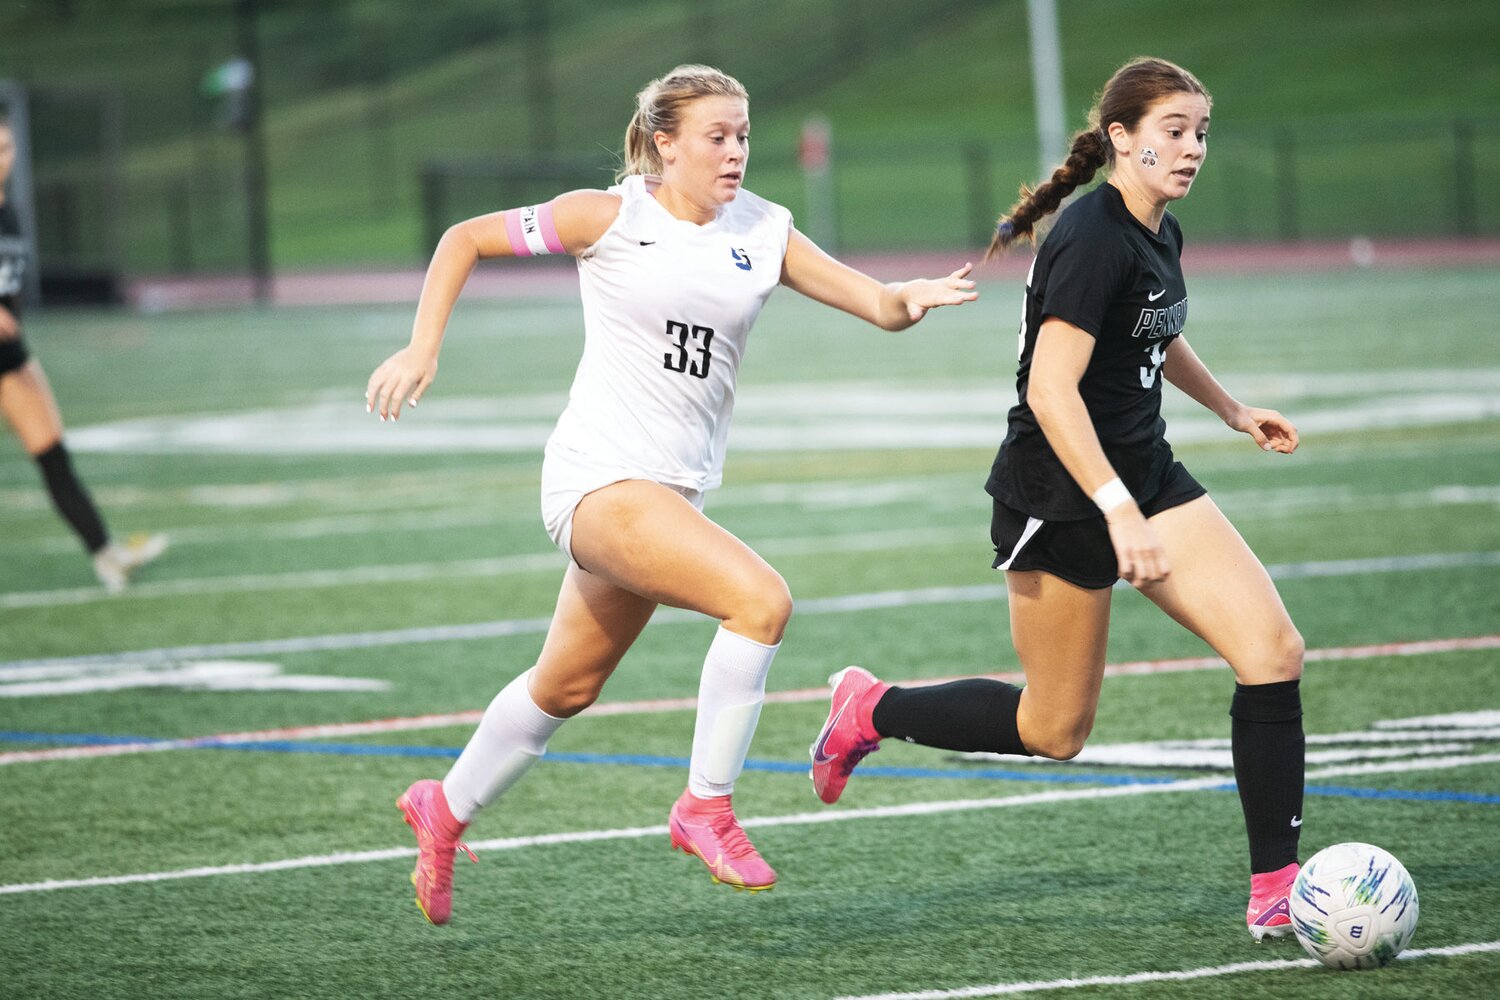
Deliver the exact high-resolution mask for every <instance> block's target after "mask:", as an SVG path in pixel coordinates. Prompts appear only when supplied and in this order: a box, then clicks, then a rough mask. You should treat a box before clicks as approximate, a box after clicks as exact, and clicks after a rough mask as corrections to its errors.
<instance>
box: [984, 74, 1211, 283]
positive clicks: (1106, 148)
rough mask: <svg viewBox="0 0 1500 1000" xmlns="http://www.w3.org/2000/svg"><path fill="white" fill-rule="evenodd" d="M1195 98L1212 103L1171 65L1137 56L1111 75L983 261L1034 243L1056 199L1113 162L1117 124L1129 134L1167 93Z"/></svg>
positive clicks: (1004, 220) (1008, 216)
mask: <svg viewBox="0 0 1500 1000" xmlns="http://www.w3.org/2000/svg"><path fill="white" fill-rule="evenodd" d="M1179 93H1189V94H1201V95H1203V97H1204V98H1205V99H1207V100H1208V101H1210V102H1212V101H1213V98H1212V97H1210V96H1209V93H1208V91H1207V90H1205V89H1204V87H1203V84H1201V83H1199V82H1198V78H1197V77H1195V76H1193V74H1191V73H1189V72H1188V71H1187V70H1185V69H1183V68H1182V67H1181V66H1178V65H1177V64H1176V63H1171V62H1167V60H1165V59H1154V58H1151V57H1148V56H1142V57H1140V58H1137V59H1132V60H1130V62H1128V63H1126V64H1125V65H1124V66H1121V67H1120V68H1119V69H1117V70H1115V74H1114V76H1111V77H1110V78H1109V82H1108V83H1106V84H1105V85H1104V90H1103V91H1101V92H1100V95H1099V97H1098V98H1097V99H1096V100H1095V101H1094V107H1093V109H1092V110H1090V111H1089V119H1088V121H1089V127H1088V128H1086V129H1084V130H1083V131H1081V132H1078V133H1076V134H1074V136H1073V142H1072V144H1071V147H1070V148H1069V150H1068V158H1067V159H1066V160H1064V161H1063V163H1062V165H1061V166H1059V167H1058V168H1057V169H1056V170H1054V171H1052V176H1051V177H1050V178H1048V179H1047V181H1046V182H1045V183H1043V184H1040V185H1038V186H1037V187H1035V188H1032V187H1031V186H1030V185H1026V184H1023V185H1022V186H1021V200H1020V201H1018V202H1016V203H1015V204H1014V205H1012V206H1011V207H1010V210H1009V211H1007V212H1006V213H1005V214H1004V215H1002V216H1001V217H1000V220H999V222H998V224H997V225H996V226H995V237H994V239H992V240H990V247H989V249H988V250H987V251H985V255H984V259H985V260H989V259H990V258H991V257H994V256H995V255H996V254H998V253H1000V252H1001V251H1003V250H1005V249H1006V248H1008V247H1009V246H1010V245H1011V244H1012V243H1014V242H1015V241H1017V240H1020V239H1028V240H1031V241H1033V242H1035V240H1036V230H1035V227H1036V224H1037V223H1038V222H1040V221H1041V220H1042V219H1044V218H1046V217H1047V216H1049V215H1051V214H1052V213H1053V212H1055V211H1057V206H1058V205H1060V204H1062V200H1063V199H1064V198H1066V197H1067V196H1068V195H1070V194H1072V193H1073V192H1074V191H1075V190H1076V189H1078V188H1080V187H1082V186H1083V185H1085V184H1087V183H1088V182H1089V181H1091V180H1093V179H1094V175H1095V174H1096V173H1098V172H1099V169H1100V168H1101V167H1104V166H1105V165H1106V164H1110V163H1112V162H1113V161H1114V158H1115V148H1114V144H1113V143H1111V142H1110V141H1109V136H1108V134H1107V130H1108V128H1109V126H1110V125H1112V124H1113V123H1115V122H1119V123H1120V124H1121V125H1124V126H1125V128H1126V129H1127V130H1129V131H1132V132H1133V131H1135V128H1136V126H1137V125H1139V124H1140V121H1141V119H1142V118H1144V117H1145V116H1146V112H1147V111H1148V110H1150V108H1151V106H1152V105H1153V104H1155V103H1156V102H1157V101H1159V100H1161V99H1162V98H1163V97H1166V96H1168V95H1169V94H1179Z"/></svg>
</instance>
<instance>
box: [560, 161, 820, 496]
mask: <svg viewBox="0 0 1500 1000" xmlns="http://www.w3.org/2000/svg"><path fill="white" fill-rule="evenodd" d="M657 183H659V181H658V180H657V179H656V178H654V177H653V178H646V177H641V176H631V177H627V178H626V179H625V180H624V182H623V183H621V184H619V185H618V186H616V187H613V188H610V191H611V193H613V194H618V195H619V196H620V198H621V203H620V214H619V216H618V217H616V219H615V221H614V223H613V224H611V225H610V227H609V229H608V230H606V231H605V233H604V235H603V236H601V237H599V240H598V241H597V242H596V243H595V244H594V245H593V246H591V247H589V248H588V249H587V250H586V251H584V252H583V253H582V254H581V255H580V256H579V258H578V273H579V284H580V286H581V288H582V293H583V318H584V345H583V360H582V361H580V362H579V365H578V374H577V375H576V376H575V377H574V379H573V388H572V389H571V390H570V392H569V394H568V407H567V409H566V410H565V411H564V412H563V415H562V417H561V419H559V421H558V423H557V429H556V430H554V431H553V432H552V437H551V438H550V439H549V440H548V442H547V450H548V453H549V454H552V453H558V454H563V455H568V456H569V457H572V458H574V459H575V460H577V459H583V460H585V461H589V462H591V463H597V464H600V465H603V466H607V467H609V468H611V469H622V470H629V471H630V473H631V474H633V475H639V476H641V477H642V478H647V479H653V480H655V481H657V482H661V483H668V484H672V485H675V486H683V487H687V488H689V489H695V490H704V489H711V488H712V487H715V486H718V485H719V483H720V481H721V479H722V471H723V467H724V446H725V442H726V440H727V438H728V436H729V421H730V415H731V414H732V412H733V410H734V388H735V378H736V376H737V375H738V373H739V367H740V358H741V357H742V356H743V355H744V352H745V340H746V338H747V337H748V336H749V333H750V327H751V324H753V323H754V322H755V318H756V316H758V315H759V314H760V309H761V306H763V305H765V302H766V298H767V297H768V296H769V295H770V294H771V291H772V289H774V288H775V287H776V285H777V283H778V282H779V281H780V280H781V262H782V259H783V258H784V257H785V256H786V244H787V238H788V236H789V235H790V233H791V224H792V216H791V213H790V212H788V211H787V210H786V209H785V208H782V207H781V206H780V205H773V204H772V203H770V202H768V201H766V200H765V199H764V198H760V197H757V196H756V195H753V194H751V193H750V192H749V191H744V190H741V191H740V193H739V195H738V196H737V197H736V198H735V200H734V201H732V202H730V203H729V204H728V205H725V206H724V207H723V208H722V209H721V210H720V212H719V215H718V217H717V218H716V219H714V220H713V221H712V222H709V223H707V224H706V225H702V226H699V225H695V224H693V223H691V222H684V221H683V220H681V219H678V218H676V217H675V216H673V215H672V214H671V213H670V212H668V211H667V210H666V208H664V207H663V206H662V205H661V203H660V202H658V201H657V200H656V199H655V198H654V197H652V194H651V192H652V190H654V189H655V186H656V184H657Z"/></svg>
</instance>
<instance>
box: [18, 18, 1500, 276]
mask: <svg viewBox="0 0 1500 1000" xmlns="http://www.w3.org/2000/svg"><path fill="white" fill-rule="evenodd" d="M60 7H63V8H66V7H71V8H73V9H74V16H73V17H72V19H71V20H68V19H62V18H60V17H58V16H57V15H56V14H55V12H54V13H53V14H52V15H46V14H42V13H37V12H35V11H33V12H30V13H19V14H18V13H11V14H10V15H8V16H0V28H3V29H5V30H0V65H3V66H5V67H6V69H5V70H3V71H0V72H3V73H4V75H12V76H15V77H18V78H21V79H25V80H32V81H38V82H44V83H46V82H51V83H61V82H67V83H70V84H73V85H80V84H81V85H86V86H93V87H104V86H115V85H117V86H119V87H120V88H121V92H122V94H123V100H124V110H125V122H124V126H125V142H126V148H127V150H128V155H127V161H126V162H127V191H128V192H129V198H128V203H129V213H130V214H129V216H128V220H127V225H126V231H127V233H128V234H129V239H127V240H125V241H124V242H126V243H127V244H128V247H129V250H128V253H129V254H130V257H131V262H132V264H133V266H135V267H138V268H148V269H155V268H165V267H173V266H182V265H183V264H184V263H188V264H193V265H198V266H201V265H203V264H208V265H210V266H214V265H219V266H226V265H229V266H232V265H234V264H235V263H236V262H237V260H238V255H239V254H240V247H241V246H242V243H243V240H242V235H241V221H240V211H239V202H238V191H239V181H238V165H239V163H240V151H239V145H238V141H237V140H236V139H235V138H234V137H233V136H232V135H230V134H227V133H226V132H225V131H223V130H222V129H217V130H216V129H215V127H214V125H213V120H214V113H215V107H214V104H213V102H212V101H210V100H209V99H208V98H206V97H205V96H203V95H202V94H201V93H200V83H201V80H202V78H203V76H204V74H205V73H206V72H207V71H208V70H209V69H210V68H212V67H213V66H215V65H218V64H219V63H220V62H221V61H222V60H223V59H225V58H227V57H228V56H229V55H230V54H231V53H232V51H233V48H232V38H233V25H232V23H231V20H230V18H229V17H228V16H227V14H226V13H225V10H226V9H227V5H222V4H215V3H210V2H208V0H135V2H132V3H124V4H115V5H106V4H103V3H101V2H93V0H74V2H73V3H71V4H62V5H60ZM536 9H537V5H536V4H534V3H527V2H524V0H504V2H498V3H484V4H480V3H477V2H467V0H466V2H458V3H445V4H441V5H428V6H427V7H424V8H417V7H415V6H413V5H409V4H398V3H394V2H391V0H354V2H347V3H343V4H308V3H279V4H278V3H271V2H269V0H268V2H267V4H266V12H265V13H264V14H263V16H262V18H261V22H260V23H261V33H260V34H261V39H262V45H263V47H264V55H265V60H264V73H263V81H264V84H265V88H266V99H267V139H268V143H269V150H270V161H271V163H270V166H271V185H272V191H271V194H272V208H273V217H272V233H273V241H274V256H275V258H276V259H277V261H278V262H279V263H284V264H292V265H295V264H314V263H357V262H371V263H374V262H410V261H413V260H416V259H419V258H420V256H421V255H422V253H423V237H422V229H421V224H420V189H419V184H418V174H419V171H420V169H421V167H422V165H423V164H424V163H426V162H428V161H430V160H433V159H437V158H454V157H460V158H462V157H468V158H475V157H477V158H497V157H506V158H515V157H524V156H527V155H529V154H531V153H532V152H534V151H535V150H536V149H537V148H538V147H545V146H550V147H551V148H552V149H553V150H555V151H557V152H561V153H567V154H581V155H583V156H586V157H593V158H594V159H596V160H598V161H599V162H600V163H601V164H603V165H607V164H608V162H609V156H608V151H609V150H612V149H614V148H617V146H618V143H619V139H620V133H621V132H622V131H623V128H624V124H625V122H626V120H627V119H628V117H629V114H630V112H631V108H632V98H633V95H634V93H635V91H636V90H637V89H638V88H639V87H640V86H641V85H642V84H643V83H644V82H645V81H646V80H647V79H649V78H650V77H652V76H654V75H657V74H659V73H660V72H662V71H663V70H664V69H667V68H669V67H670V66H671V65H673V64H675V63H677V62H680V61H685V60H706V61H712V62H715V63H718V64H720V65H722V66H724V67H725V68H726V69H728V70H729V71H731V72H733V73H735V74H737V75H738V76H740V77H741V79H743V80H744V81H745V83H746V84H747V86H748V87H749V88H750V90H751V94H752V97H753V101H752V110H753V117H754V120H755V149H756V160H755V161H754V170H753V172H752V174H751V178H750V180H751V186H752V187H753V188H755V189H756V190H758V191H760V192H762V193H764V194H767V195H768V196H770V197H773V198H777V199H779V200H782V201H785V202H786V203H787V204H788V205H789V206H790V207H792V208H793V210H794V211H801V208H802V204H801V201H802V185H801V180H800V177H799V176H798V175H797V173H796V170H795V166H794V155H793V151H794V148H795V142H796V135H797V132H798V129H799V128H800V124H801V122H802V121H803V120H804V119H805V118H806V117H807V116H808V115H810V114H814V113H817V114H822V115H824V116H826V117H827V118H828V119H829V121H830V122H831V124H832V126H833V130H834V134H835V138H836V143H837V146H836V163H837V165H838V168H839V173H838V197H839V202H840V206H841V209H842V220H841V222H842V224H841V236H842V239H843V242H844V243H845V244H846V245H858V246H871V245H881V244H891V243H893V242H899V241H900V240H903V239H904V240H906V241H912V240H915V241H917V242H925V243H927V244H929V245H954V244H961V243H965V242H968V241H970V240H971V239H972V237H973V233H974V230H975V229H976V224H975V221H974V216H975V215H976V213H977V214H980V215H983V214H987V213H988V212H989V211H991V210H994V209H998V208H1002V207H1004V204H1005V203H1008V200H1009V197H1010V195H1011V194H1012V192H1013V191H1014V188H1015V185H1016V184H1017V182H1019V181H1021V180H1025V179H1028V178H1029V176H1030V175H1031V174H1032V173H1034V171H1035V169H1036V163H1035V152H1034V149H1035V139H1034V134H1033V133H1034V125H1033V110H1032V107H1033V103H1032V102H1033V96H1032V90H1031V79H1030V77H1031V69H1030V57H1029V52H1028V42H1027V25H1026V16H1025V9H1026V8H1025V3H1024V2H1023V0H992V2H983V0H960V2H954V3H947V4H942V5H929V4H910V3H905V2H895V0H865V2H858V3H856V2H854V0H825V2H797V0H764V2H758V3H756V4H748V5H747V4H741V5H729V4H724V3H717V2H700V3H685V2H683V0H654V2H652V0H633V2H616V3H611V4H608V5H598V4H587V3H582V2H578V0H553V2H552V3H551V4H550V7H549V11H550V21H549V29H548V31H547V33H546V35H545V44H543V43H542V42H541V41H539V40H538V36H537V35H536V34H535V30H534V27H528V22H527V17H528V11H533V12H534V11H535V10H536ZM1059 11H1060V21H1061V34H1062V40H1063V46H1064V59H1065V77H1066V79H1065V88H1066V95H1067V107H1068V108H1069V114H1070V119H1071V120H1070V122H1069V124H1070V126H1073V127H1076V126H1078V125H1080V124H1082V120H1083V117H1084V114H1085V112H1086V110H1087V107H1088V105H1089V103H1090V101H1091V99H1092V95H1093V93H1094V91H1095V90H1096V89H1097V88H1098V87H1099V85H1100V84H1101V83H1102V82H1103V81H1104V79H1105V78H1106V77H1107V76H1108V74H1109V72H1110V71H1111V70H1112V69H1113V68H1114V67H1115V66H1116V65H1118V64H1119V63H1120V62H1121V61H1123V60H1124V59H1126V58H1129V57H1130V56H1132V55H1137V54H1141V53H1146V52H1150V53H1155V54H1160V55H1163V56H1166V57H1168V58H1172V59H1176V60H1178V61H1180V62H1182V63H1184V64H1186V65H1188V66H1189V67H1191V68H1192V69H1194V70H1195V72H1197V73H1198V74H1199V75H1200V77H1201V78H1202V79H1203V80H1204V81H1205V83H1206V84H1207V85H1208V87H1209V88H1210V90H1212V91H1213V93H1214V95H1215V112H1216V119H1217V121H1216V124H1215V127H1214V132H1215V151H1216V153H1218V155H1217V156H1216V157H1215V158H1214V161H1212V162H1213V165H1212V166H1211V167H1210V169H1209V171H1207V172H1206V173H1205V175H1204V179H1203V181H1202V182H1201V184H1200V191H1199V192H1196V193H1195V195H1194V198H1193V199H1192V201H1191V203H1190V204H1187V205H1185V206H1184V213H1183V214H1184V217H1185V218H1189V219H1193V218H1194V216H1195V215H1196V216H1197V218H1196V221H1197V223H1198V226H1197V232H1198V233H1199V234H1200V235H1206V236H1208V237H1209V238H1229V237H1235V236H1241V237H1243V236H1251V237H1270V236H1285V235H1327V234H1335V233H1344V234H1347V233H1348V232H1352V231H1370V232H1380V231H1382V227H1384V230H1383V231H1386V232H1400V231H1411V230H1413V229H1425V230H1426V231H1434V230H1436V229H1439V228H1442V229H1451V228H1454V226H1455V225H1456V224H1457V222H1458V221H1461V217H1463V216H1465V215H1467V216H1468V217H1470V219H1471V221H1472V223H1473V224H1474V225H1475V226H1476V227H1477V228H1478V229H1480V230H1481V231H1488V230H1492V229H1494V228H1500V206H1497V205H1495V204H1492V203H1490V202H1489V201H1488V200H1487V199H1490V198H1492V197H1493V196H1492V195H1489V194H1488V192H1489V191H1491V190H1493V189H1495V188H1496V187H1497V186H1500V63H1497V61H1496V60H1495V59H1494V56H1493V41H1494V39H1495V38H1496V37H1500V7H1497V6H1496V5H1495V4H1493V3H1488V2H1482V0H1453V2H1445V3H1442V4H1431V3H1418V2H1410V0H1378V2H1369V3H1357V4H1356V3H1330V4H1317V5H1313V4H1306V3H1301V2H1296V0H1265V2H1258V3H1255V4H1243V5H1230V4H1221V3H1216V2H1208V0H1189V2H1176V3H1168V2H1165V0H1139V2H1136V3H1132V4H1129V5H1122V4H1118V3H1112V2H1109V0H1060V3H1059ZM543 50H545V51H546V52H547V53H549V54H550V56H549V59H548V64H549V65H550V74H549V75H548V77H547V79H549V80H550V81H551V86H550V89H549V88H539V87H538V84H537V80H538V79H539V76H538V75H537V74H536V73H535V72H533V69H534V67H535V66H536V65H537V63H536V62H535V61H534V58H535V53H537V52H539V51H543ZM39 106H40V107H42V108H45V106H46V105H45V103H42V104H41V105H39ZM1457 118H1466V119H1467V118H1472V119H1477V120H1479V121H1480V123H1481V124H1480V127H1479V129H1478V131H1477V132H1476V133H1475V136H1474V138H1473V139H1472V140H1470V142H1471V144H1470V146H1469V147H1467V148H1461V147H1462V146H1463V143H1464V141H1465V140H1464V139H1463V138H1462V137H1461V136H1458V137H1456V136H1455V132H1454V125H1453V122H1454V120H1455V119H1457ZM75 131H76V130H75ZM84 131H87V130H84ZM53 142H54V145H57V144H58V140H53ZM62 145H63V148H62V149H61V150H60V151H59V153H58V155H57V158H58V159H62V160H66V159H67V157H66V155H64V154H65V153H66V151H67V149H68V148H70V147H69V144H67V143H64V144H62ZM77 145H78V141H77V136H76V135H75V136H74V142H73V143H72V144H71V148H73V150H74V152H75V154H76V151H77ZM1288 147H1290V148H1291V149H1292V150H1293V156H1294V162H1293V163H1292V166H1291V170H1292V173H1293V176H1294V177H1295V183H1296V187H1297V193H1298V194H1299V195H1300V196H1301V197H1300V198H1298V199H1297V202H1296V204H1295V205H1293V206H1291V209H1290V210H1293V211H1294V212H1295V218H1296V225H1294V226H1291V227H1290V229H1289V227H1288V225H1287V224H1286V223H1285V222H1284V221H1282V220H1281V219H1280V218H1279V217H1278V213H1285V212H1287V211H1288V210H1289V209H1288V206H1287V205H1286V204H1284V199H1283V197H1282V195H1281V193H1280V192H1278V187H1279V186H1280V187H1285V184H1284V178H1285V176H1286V172H1287V165H1286V161H1285V159H1284V158H1280V159H1279V158H1278V157H1280V156H1282V152H1284V150H1285V149H1287V148H1288ZM971 149H978V150H982V151H983V154H984V156H985V157H986V158H987V170H988V177H987V179H980V180H977V181H976V180H974V179H972V178H971V175H970V174H969V173H967V172H966V171H967V170H969V167H967V166H966V164H967V163H968V161H966V159H965V156H966V155H977V154H976V153H969V154H966V152H965V151H966V150H971ZM86 158H87V157H80V156H78V155H75V156H73V158H72V161H73V162H74V163H75V164H77V163H79V162H81V161H82V160H83V159H86ZM1465 159H1466V161H1467V162H1471V163H1473V164H1474V172H1475V173H1476V174H1477V177H1476V178H1475V179H1474V180H1473V181H1472V182H1471V183H1472V187H1473V188H1474V190H1475V191H1476V192H1477V193H1476V194H1475V196H1474V198H1473V199H1472V202H1473V204H1470V205H1467V206H1466V205H1465V204H1464V203H1463V201H1462V197H1461V193H1460V194H1459V195H1457V196H1456V195H1455V192H1454V188H1455V186H1461V185H1462V182H1461V180H1459V179H1456V176H1455V169H1456V168H1455V163H1456V161H1458V160H1465ZM1356 167H1358V169H1359V171H1360V172H1359V173H1358V174H1352V173H1351V172H1350V171H1351V170H1353V169H1354V168H1356ZM1458 169H1462V165H1461V164H1460V165H1459V167H1458ZM607 179H608V174H607V171H606V170H601V171H600V181H599V182H600V183H601V184H602V183H604V182H605V181H607ZM1351 182H1352V183H1351ZM976 183H978V184H979V185H980V187H981V188H982V190H981V191H978V192H971V191H970V190H969V188H970V187H972V186H973V185H974V184H976ZM508 196H512V197H519V196H518V195H512V194H511V193H510V192H507V191H505V190H499V189H494V188H489V187H478V188H475V189H473V190H471V191H468V192H464V191H456V192H454V199H453V201H452V203H451V204H450V211H451V212H453V213H454V214H459V215H461V214H465V213H467V212H470V211H478V210H482V209H483V208H486V207H491V206H493V205H495V204H497V203H504V202H505V201H506V199H507V197H508ZM1455 197H1458V199H1459V200H1455ZM226 206H227V207H226ZM980 208H983V209H984V211H983V212H979V211H978V210H979V209H980ZM893 211H894V212H895V215H893V214H892V213H893ZM980 227H981V228H982V224H981V226H980ZM85 228H87V227H85ZM56 242H57V241H54V243H56ZM174 258H178V259H175V260H174Z"/></svg>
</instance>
